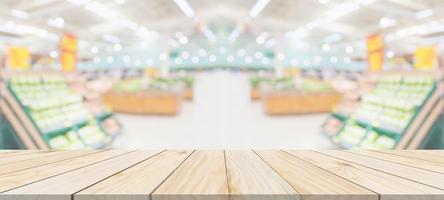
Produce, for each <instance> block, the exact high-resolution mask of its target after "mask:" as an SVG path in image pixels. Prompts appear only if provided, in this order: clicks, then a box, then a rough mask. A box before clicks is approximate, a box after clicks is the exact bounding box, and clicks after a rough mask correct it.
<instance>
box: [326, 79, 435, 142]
mask: <svg viewBox="0 0 444 200" xmlns="http://www.w3.org/2000/svg"><path fill="white" fill-rule="evenodd" d="M439 87H440V85H439V84H438V83H435V84H433V87H432V88H431V90H430V91H429V93H428V94H427V96H426V97H425V99H424V101H423V102H422V104H421V105H419V106H417V107H416V109H415V112H414V114H413V116H412V118H411V119H410V120H409V122H408V123H407V125H406V126H405V127H404V128H403V129H399V128H395V127H391V126H390V125H388V124H384V123H377V124H375V123H373V122H372V120H368V119H364V118H362V117H361V118H358V117H355V116H353V114H349V115H347V114H344V113H342V112H341V111H334V112H332V113H331V116H332V117H334V118H336V119H338V120H340V121H342V127H341V128H340V129H339V131H338V132H337V134H339V133H341V132H342V131H343V129H344V127H345V125H346V123H347V122H348V121H350V120H351V121H352V122H353V123H354V124H356V125H358V126H360V127H362V128H364V129H366V134H365V135H364V136H363V137H362V139H361V141H360V142H359V143H358V144H356V145H351V144H346V143H345V142H335V141H334V140H333V138H331V139H332V142H333V143H334V144H336V145H337V146H338V147H340V148H343V149H352V148H355V147H359V146H360V145H361V144H362V142H363V141H364V140H365V138H366V137H367V135H368V134H369V133H370V131H376V132H377V133H378V134H379V135H380V136H387V137H390V138H393V139H395V142H396V145H395V147H394V148H396V149H405V148H407V144H408V143H409V142H411V140H412V138H413V137H414V136H415V133H418V132H422V134H423V135H427V131H428V130H430V129H431V127H432V125H427V126H424V124H426V123H425V122H426V121H427V122H428V123H433V122H434V121H433V119H430V120H427V119H428V118H429V113H431V112H432V110H433V108H436V109H439V106H436V105H435V102H437V101H439V96H440V94H441V93H440V90H439ZM435 115H436V114H435ZM424 137H426V136H424ZM417 143H418V142H417ZM419 146H420V145H419V144H417V145H416V148H419ZM416 148H413V149H416Z"/></svg>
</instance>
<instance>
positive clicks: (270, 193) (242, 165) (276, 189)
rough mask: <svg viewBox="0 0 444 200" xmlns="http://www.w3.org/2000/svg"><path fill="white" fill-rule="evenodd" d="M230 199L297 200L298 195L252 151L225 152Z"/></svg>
mask: <svg viewBox="0 0 444 200" xmlns="http://www.w3.org/2000/svg"><path fill="white" fill-rule="evenodd" d="M225 157H226V165H227V176H228V185H229V187H230V199H235V200H238V199H239V200H240V199H242V200H269V199H273V200H297V199H300V197H299V194H298V193H297V192H296V191H295V190H294V189H293V188H292V187H291V186H290V185H289V184H288V183H287V182H286V181H285V180H284V179H283V178H282V177H280V176H279V175H278V174H277V173H276V172H275V171H274V170H273V169H272V168H271V167H269V166H268V165H267V164H266V163H265V162H264V161H262V159H261V158H260V157H258V156H257V155H256V154H255V153H254V152H253V151H241V150H238V151H234V150H229V151H225Z"/></svg>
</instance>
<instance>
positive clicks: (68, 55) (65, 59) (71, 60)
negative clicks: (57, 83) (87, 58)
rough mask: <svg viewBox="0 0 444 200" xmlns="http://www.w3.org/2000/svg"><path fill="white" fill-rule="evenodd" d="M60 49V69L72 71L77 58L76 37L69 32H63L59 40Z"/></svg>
mask: <svg viewBox="0 0 444 200" xmlns="http://www.w3.org/2000/svg"><path fill="white" fill-rule="evenodd" d="M60 50H61V56H60V59H61V60H60V63H61V66H62V71H64V72H74V71H75V69H76V59H77V56H76V53H77V38H76V37H75V36H73V35H71V34H65V35H64V36H63V37H62V40H61V41H60Z"/></svg>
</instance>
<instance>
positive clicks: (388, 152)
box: [369, 150, 444, 164]
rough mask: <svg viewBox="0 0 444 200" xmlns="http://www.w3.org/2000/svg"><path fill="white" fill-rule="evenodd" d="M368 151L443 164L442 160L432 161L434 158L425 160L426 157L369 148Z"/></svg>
mask: <svg viewBox="0 0 444 200" xmlns="http://www.w3.org/2000/svg"><path fill="white" fill-rule="evenodd" d="M369 151H374V152H380V153H383V154H387V155H393V156H399V157H403V158H413V159H416V160H419V161H421V160H423V161H427V162H434V163H438V164H444V162H439V161H434V160H427V159H423V158H418V157H413V156H409V155H399V154H394V153H391V151H376V150H369Z"/></svg>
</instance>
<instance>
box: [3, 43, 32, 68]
mask: <svg viewBox="0 0 444 200" xmlns="http://www.w3.org/2000/svg"><path fill="white" fill-rule="evenodd" d="M30 61H31V54H30V53H29V50H28V48H26V47H14V46H11V47H9V48H8V65H9V67H10V68H11V69H15V70H27V69H29V67H30Z"/></svg>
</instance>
